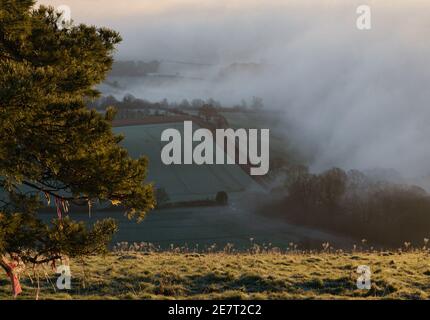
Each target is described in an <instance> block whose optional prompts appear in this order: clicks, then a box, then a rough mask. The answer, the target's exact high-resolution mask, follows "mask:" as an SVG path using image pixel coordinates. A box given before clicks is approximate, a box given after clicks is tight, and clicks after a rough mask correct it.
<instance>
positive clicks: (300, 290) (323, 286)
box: [0, 250, 430, 299]
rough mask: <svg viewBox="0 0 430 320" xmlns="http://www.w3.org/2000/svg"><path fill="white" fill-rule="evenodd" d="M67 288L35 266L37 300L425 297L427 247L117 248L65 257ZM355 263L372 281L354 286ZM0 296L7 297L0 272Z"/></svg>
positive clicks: (31, 289)
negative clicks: (380, 249) (80, 257)
mask: <svg viewBox="0 0 430 320" xmlns="http://www.w3.org/2000/svg"><path fill="white" fill-rule="evenodd" d="M70 265H71V271H72V276H73V279H72V290H71V291H69V292H58V291H57V292H56V291H54V288H53V284H55V281H56V277H55V275H54V274H53V272H52V271H51V270H48V269H47V273H48V274H49V278H48V279H49V282H50V283H48V281H47V280H46V278H45V275H43V272H42V273H40V275H41V278H40V287H41V289H40V294H39V298H40V299H428V298H430V262H429V252H428V251H421V250H420V251H415V252H380V253H368V252H364V253H342V252H336V253H328V252H326V253H324V252H323V253H300V252H293V253H282V254H281V253H276V252H273V251H271V252H264V253H258V252H257V253H256V252H251V251H249V252H247V253H240V254H239V253H231V252H230V253H227V252H223V253H206V254H197V253H175V252H173V251H170V252H153V253H143V252H116V253H110V254H108V255H107V256H105V257H98V256H97V257H90V258H88V259H87V260H86V262H85V263H82V262H79V261H71V263H70ZM359 265H368V266H369V267H370V268H371V271H372V276H371V282H372V287H371V289H370V290H359V289H357V287H356V279H357V277H358V274H357V273H356V269H357V267H358V266H359ZM35 279H36V277H35V276H34V275H33V276H32V281H33V283H32V282H31V280H30V278H29V277H28V276H25V277H23V278H22V279H21V280H22V283H23V288H24V293H23V295H22V296H20V297H19V299H34V298H35V295H36V287H37V285H36V280H35ZM0 299H10V287H9V282H8V281H7V279H6V276H5V275H4V274H2V273H0Z"/></svg>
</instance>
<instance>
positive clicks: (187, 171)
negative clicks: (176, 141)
mask: <svg viewBox="0 0 430 320" xmlns="http://www.w3.org/2000/svg"><path fill="white" fill-rule="evenodd" d="M168 128H174V129H177V130H179V131H180V132H181V133H182V135H183V123H166V124H154V125H140V126H128V127H117V128H115V129H114V130H115V132H116V133H122V134H124V135H125V137H126V138H125V140H124V141H123V145H124V147H126V148H127V150H128V151H129V153H130V155H131V156H132V157H135V158H137V157H140V156H142V155H146V156H147V157H148V158H149V161H150V162H149V171H148V181H154V182H155V185H156V186H157V187H160V188H165V189H166V191H167V193H168V194H169V197H170V198H171V200H172V201H190V200H202V199H203V200H204V199H214V198H215V195H216V193H217V192H218V191H226V192H227V193H229V194H234V193H241V192H244V191H246V190H247V189H250V188H251V189H254V190H255V189H257V190H261V188H260V186H259V185H258V184H257V183H255V181H254V180H253V179H252V178H251V177H250V176H249V175H248V174H247V173H246V172H245V171H243V170H242V169H241V168H240V167H239V166H238V165H227V164H225V165H194V164H193V165H170V166H168V165H164V164H163V163H162V162H161V159H160V155H161V150H162V147H163V146H164V145H165V144H166V142H162V141H161V133H162V132H163V130H165V129H168ZM193 128H194V129H198V127H197V125H196V124H193Z"/></svg>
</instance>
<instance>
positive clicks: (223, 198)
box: [215, 191, 228, 206]
mask: <svg viewBox="0 0 430 320" xmlns="http://www.w3.org/2000/svg"><path fill="white" fill-rule="evenodd" d="M215 201H216V202H217V203H218V204H220V205H223V206H225V205H227V204H228V195H227V192H225V191H219V192H218V193H217V194H216V198H215Z"/></svg>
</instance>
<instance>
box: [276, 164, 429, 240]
mask: <svg viewBox="0 0 430 320" xmlns="http://www.w3.org/2000/svg"><path fill="white" fill-rule="evenodd" d="M287 176H288V178H287V181H286V185H285V186H286V189H287V196H286V197H285V199H284V201H283V203H282V208H283V209H284V212H285V214H286V215H287V217H288V219H290V220H292V221H295V222H298V223H304V224H308V225H312V226H318V227H323V228H328V229H330V230H334V231H337V232H341V233H344V234H346V235H349V236H354V237H360V238H366V239H371V240H374V241H376V242H379V243H385V244H392V245H398V244H399V243H403V241H408V240H413V241H422V239H423V238H424V237H428V236H429V235H430V195H429V194H428V193H427V192H426V191H425V190H423V189H422V188H420V187H417V186H409V185H402V184H394V183H389V182H383V181H374V180H373V179H371V178H369V177H367V176H366V175H365V174H363V173H361V172H359V171H357V170H352V171H349V172H345V171H344V170H341V169H339V168H333V169H331V170H328V171H325V172H323V173H321V174H312V173H310V172H309V171H308V169H307V168H306V167H303V166H298V167H294V168H290V169H289V170H288V174H287Z"/></svg>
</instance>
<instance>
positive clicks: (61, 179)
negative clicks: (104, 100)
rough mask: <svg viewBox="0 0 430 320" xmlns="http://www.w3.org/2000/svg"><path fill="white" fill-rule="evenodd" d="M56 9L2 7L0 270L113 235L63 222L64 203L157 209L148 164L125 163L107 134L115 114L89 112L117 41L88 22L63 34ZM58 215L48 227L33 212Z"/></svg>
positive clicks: (2, 3) (94, 248)
mask: <svg viewBox="0 0 430 320" xmlns="http://www.w3.org/2000/svg"><path fill="white" fill-rule="evenodd" d="M59 19H60V14H58V13H57V12H55V11H54V9H53V8H49V7H44V6H40V7H38V8H36V7H35V1H34V0H0V258H1V259H0V265H1V266H2V267H3V268H4V269H5V271H6V272H8V273H9V274H10V272H11V271H12V272H13V270H12V269H13V268H12V267H11V265H10V262H11V261H14V260H16V261H18V260H19V261H22V262H24V263H30V264H41V263H47V262H51V261H54V260H56V259H59V258H61V257H63V256H69V257H76V256H87V255H90V254H95V253H100V252H103V251H105V250H106V248H107V245H108V243H109V241H110V239H111V237H112V235H113V233H114V232H115V231H116V229H117V226H116V224H115V222H114V221H113V220H112V219H105V220H100V221H97V222H96V223H95V224H94V225H93V226H92V227H87V226H86V225H85V224H84V223H83V222H79V221H75V220H73V212H71V213H70V215H63V214H64V209H67V206H68V204H73V203H80V204H82V203H88V204H89V205H91V204H92V203H93V204H94V203H97V202H103V201H111V202H112V203H114V204H118V203H121V205H122V206H123V207H124V208H125V210H126V211H127V215H128V217H129V218H130V219H133V218H135V219H137V220H141V219H143V217H144V215H145V213H146V212H148V211H149V210H150V209H152V208H153V207H154V197H153V188H152V185H150V184H145V183H144V179H145V176H146V168H147V159H146V158H144V157H142V158H140V159H136V160H135V159H131V158H130V157H129V155H128V153H127V151H126V150H125V149H124V148H122V147H120V146H119V142H120V141H121V140H122V139H123V137H121V136H117V135H114V134H113V133H112V125H111V122H112V119H113V117H114V115H115V111H114V110H113V109H108V110H107V112H106V113H105V114H104V115H102V114H100V113H97V112H96V111H94V110H89V109H88V108H87V107H86V101H88V99H92V98H95V97H97V96H98V95H99V93H98V92H97V91H96V90H95V89H94V87H95V85H97V84H98V83H100V82H101V81H103V79H104V77H105V75H106V73H107V72H108V71H109V70H110V68H111V66H112V63H113V53H114V50H115V46H116V45H117V44H118V43H119V42H120V41H121V38H120V35H119V34H118V33H116V32H114V31H111V30H109V29H106V28H96V27H94V26H87V25H82V24H81V25H74V24H72V25H70V26H68V27H67V28H62V27H59V24H58V21H59ZM48 200H50V201H52V202H55V203H56V205H57V207H58V208H59V210H60V211H59V214H58V217H55V215H54V216H53V219H52V223H44V222H43V221H42V220H41V219H40V216H39V214H38V212H39V210H40V209H41V208H42V207H43V206H44V205H46V202H47V201H48Z"/></svg>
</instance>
